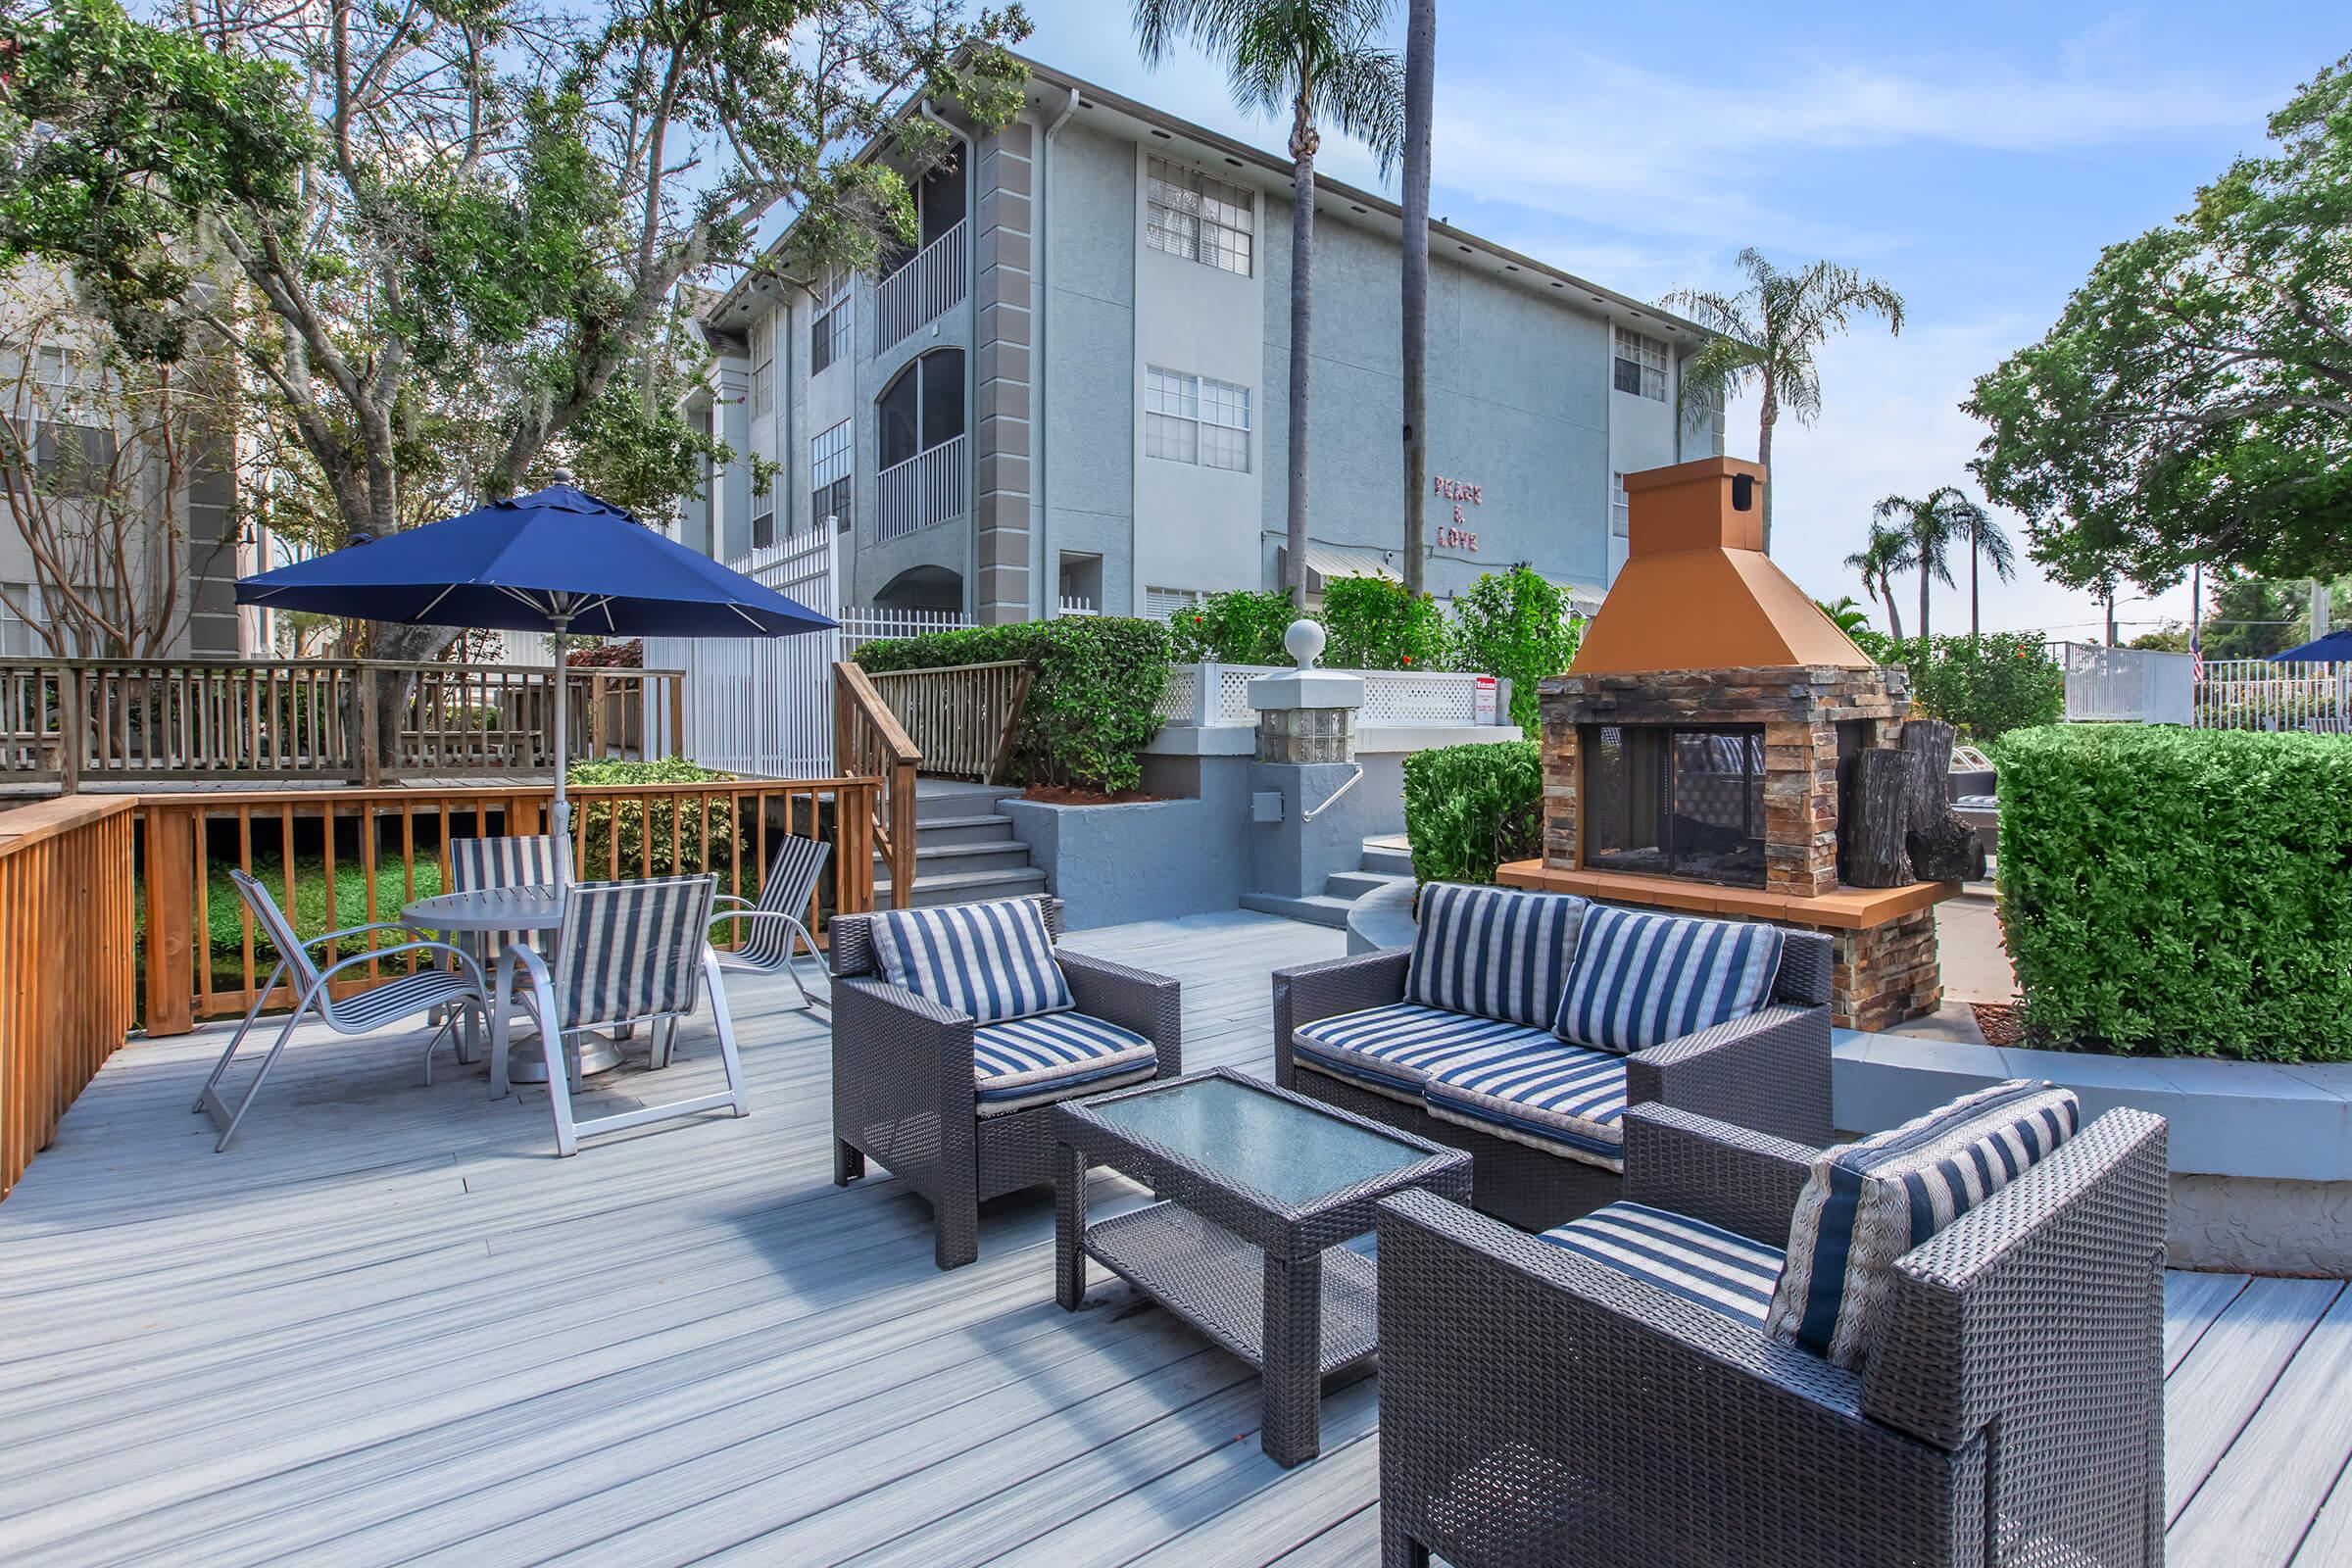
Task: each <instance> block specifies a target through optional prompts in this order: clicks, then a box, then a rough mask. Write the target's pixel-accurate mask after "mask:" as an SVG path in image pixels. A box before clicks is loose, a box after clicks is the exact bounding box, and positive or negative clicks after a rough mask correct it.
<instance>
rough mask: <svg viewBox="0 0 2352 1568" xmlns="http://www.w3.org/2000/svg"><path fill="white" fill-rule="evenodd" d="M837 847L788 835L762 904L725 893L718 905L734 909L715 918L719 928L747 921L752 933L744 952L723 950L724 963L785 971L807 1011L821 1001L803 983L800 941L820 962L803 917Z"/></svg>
mask: <svg viewBox="0 0 2352 1568" xmlns="http://www.w3.org/2000/svg"><path fill="white" fill-rule="evenodd" d="M832 853H833V846H832V845H830V844H827V843H825V842H824V841H823V840H822V839H805V838H802V837H800V836H799V835H797V834H791V833H787V834H786V835H785V836H784V844H783V847H782V848H781V849H779V850H777V851H776V859H775V863H774V864H773V865H770V866H769V867H768V868H767V879H766V880H765V881H763V882H761V883H760V902H759V903H757V904H754V903H753V902H752V901H751V900H749V899H742V898H737V897H736V896H735V895H734V894H732V893H722V894H720V895H719V896H718V899H717V902H718V903H719V904H721V905H726V906H732V907H726V908H721V909H718V910H716V911H714V912H713V913H712V914H711V924H712V925H713V926H716V925H718V924H719V923H720V922H721V921H727V922H734V921H742V922H744V924H745V927H746V930H745V933H744V941H743V946H742V947H740V948H737V949H735V950H734V951H733V952H731V953H730V952H727V951H725V950H721V951H720V952H719V959H720V961H721V962H722V963H724V962H728V961H730V960H731V961H732V962H733V963H735V964H739V965H741V966H742V967H744V968H746V969H757V970H759V971H760V973H762V974H774V973H775V972H776V971H777V970H779V969H781V970H783V971H784V973H785V974H787V975H789V976H790V977H791V978H792V984H793V989H795V990H796V991H798V992H800V994H801V1005H802V1006H804V1007H814V1006H816V1005H817V999H816V998H815V997H814V996H812V995H811V994H810V993H809V987H808V984H807V983H806V982H805V981H803V980H802V979H801V971H800V965H799V963H798V961H797V960H798V958H799V956H800V954H799V951H798V950H797V949H796V948H795V947H794V945H793V944H794V941H795V939H798V941H799V942H801V943H802V944H805V945H806V946H807V947H808V949H809V956H810V957H814V956H816V951H817V948H816V938H814V937H812V936H810V935H809V928H808V927H807V926H805V925H803V924H801V911H802V910H804V909H806V908H808V907H809V900H810V899H812V898H814V897H815V895H816V883H817V878H819V877H821V876H822V875H824V871H825V861H826V859H827V858H829V857H830V856H831V855H832Z"/></svg>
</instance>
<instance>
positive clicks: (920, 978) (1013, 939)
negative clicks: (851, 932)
mask: <svg viewBox="0 0 2352 1568" xmlns="http://www.w3.org/2000/svg"><path fill="white" fill-rule="evenodd" d="M870 929H871V932H872V938H873V944H874V958H875V961H876V962H878V963H879V964H880V965H881V966H882V977H883V978H884V979H885V980H888V981H890V982H891V983H892V984H893V985H901V986H905V987H906V988H907V990H909V991H911V992H913V993H914V994H915V995H916V996H918V997H927V998H929V999H930V1000H931V1001H933V1002H936V1003H938V1004H939V1005H941V1006H943V1007H946V1008H948V1009H949V1010H950V1011H952V1012H960V1013H962V1014H963V1015H964V1016H965V1017H967V1018H969V1019H971V1020H972V1021H973V1022H974V1023H1002V1022H1004V1021H1005V1019H1007V1018H1030V1017H1035V1016H1036V1015H1037V1014H1039V1013H1044V1012H1060V1011H1063V1010H1064V1009H1066V1008H1069V1007H1073V1006H1076V1005H1077V1003H1076V1001H1075V1000H1074V999H1073V998H1072V997H1071V996H1070V984H1069V982H1068V981H1067V980H1066V979H1064V978H1063V977H1062V973H1061V965H1060V964H1058V963H1056V962H1055V961H1054V936H1053V933H1052V932H1051V931H1049V930H1048V929H1047V928H1046V911H1045V907H1044V906H1043V905H1042V904H1040V903H1039V902H1038V901H1037V900H1036V899H998V900H993V901H991V902H989V903H986V904H954V905H949V906H947V907H944V908H938V909H892V910H889V911H888V912H886V913H882V914H877V915H875V916H874V917H873V925H872V926H871V928H870Z"/></svg>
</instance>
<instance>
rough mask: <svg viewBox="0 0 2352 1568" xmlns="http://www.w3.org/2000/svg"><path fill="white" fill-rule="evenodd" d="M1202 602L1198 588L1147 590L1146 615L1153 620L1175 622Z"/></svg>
mask: <svg viewBox="0 0 2352 1568" xmlns="http://www.w3.org/2000/svg"><path fill="white" fill-rule="evenodd" d="M1200 602H1201V590H1200V589H1198V588H1146V589H1145V590H1144V613H1145V614H1146V615H1147V616H1149V617H1150V618H1152V619H1153V620H1173V619H1175V618H1176V617H1177V616H1178V615H1179V614H1181V613H1184V612H1185V611H1187V610H1190V609H1192V608H1193V607H1194V606H1195V605H1197V604H1199V603H1200Z"/></svg>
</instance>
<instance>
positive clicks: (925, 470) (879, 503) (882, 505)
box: [874, 236, 969, 542]
mask: <svg viewBox="0 0 2352 1568" xmlns="http://www.w3.org/2000/svg"><path fill="white" fill-rule="evenodd" d="M951 237H952V236H951ZM942 243H945V242H944V241H943V242H942ZM968 440H969V438H968V437H965V436H960V435H959V436H954V437H951V438H950V439H948V440H946V441H942V442H941V443H940V444H939V445H937V446H935V447H933V448H931V449H930V450H929V451H927V452H918V453H916V454H915V455H914V456H913V457H911V458H908V459H907V461H906V462H904V463H896V464H893V465H891V466H889V467H887V468H884V469H883V470H882V478H881V486H880V488H879V490H877V491H876V505H875V507H874V537H875V538H876V539H878V540H883V541H885V542H887V541H889V540H892V539H904V538H905V537H907V535H908V534H910V533H914V532H916V531H917V530H919V529H923V528H928V527H930V526H931V525H932V524H934V523H941V522H954V521H955V520H956V519H957V518H958V517H961V516H962V515H963V514H964V508H965V504H966V503H965V483H964V457H963V455H964V449H965V447H966V445H967V444H968Z"/></svg>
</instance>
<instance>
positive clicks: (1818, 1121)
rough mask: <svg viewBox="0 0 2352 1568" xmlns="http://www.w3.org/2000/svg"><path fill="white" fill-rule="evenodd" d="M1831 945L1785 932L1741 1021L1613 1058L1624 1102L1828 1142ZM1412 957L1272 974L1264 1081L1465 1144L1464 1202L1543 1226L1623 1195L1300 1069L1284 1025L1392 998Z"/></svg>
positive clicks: (1416, 1108)
mask: <svg viewBox="0 0 2352 1568" xmlns="http://www.w3.org/2000/svg"><path fill="white" fill-rule="evenodd" d="M1830 955H1831V949H1830V939H1829V938H1828V937H1826V936H1822V935H1820V934H1818V933H1815V932H1810V931H1790V932H1789V933H1788V935H1787V938H1786V941H1785V945H1784V947H1783V949H1782V956H1781V967H1780V972H1779V975H1778V977H1777V978H1776V979H1775V981H1774V983H1773V992H1772V1000H1771V1002H1770V1004H1769V1005H1766V1006H1764V1007H1763V1008H1761V1009H1760V1010H1758V1011H1756V1012H1754V1013H1751V1014H1749V1015H1748V1016H1747V1017H1744V1018H1740V1019H1736V1020H1734V1021H1733V1022H1731V1023H1727V1024H1723V1025H1721V1026H1719V1027H1717V1028H1713V1029H1709V1030H1706V1031H1704V1032H1702V1033H1699V1034H1694V1035H1688V1036H1685V1037H1684V1038H1683V1039H1680V1040H1673V1041H1669V1042H1667V1043H1666V1044H1664V1045H1661V1046H1655V1047H1652V1048H1651V1049H1650V1050H1647V1051H1642V1052H1636V1053H1635V1054H1632V1055H1630V1056H1628V1057H1626V1058H1625V1079H1626V1082H1625V1090H1626V1097H1625V1098H1626V1103H1627V1105H1628V1106H1633V1105H1641V1104H1650V1103H1657V1104H1666V1105H1679V1106H1682V1107H1683V1108H1684V1109H1686V1110H1693V1111H1697V1112H1699V1113H1700V1114H1702V1115H1707V1116H1713V1117H1716V1118H1718V1119H1720V1120H1723V1121H1728V1122H1731V1123H1733V1124H1735V1125H1737V1126H1741V1127H1752V1128H1756V1129H1758V1130H1760V1131H1763V1132H1769V1133H1773V1134H1776V1135H1777V1136H1779V1137H1783V1138H1788V1139H1790V1140H1793V1141H1795V1142H1797V1143H1801V1144H1808V1145H1820V1144H1825V1143H1827V1142H1829V1139H1830V1132H1831V1128H1830V1008H1829V1001H1830ZM1410 958H1411V952H1410V950H1408V949H1404V948H1390V949H1384V950H1383V951H1381V952H1378V953H1367V954H1363V955H1360V956H1355V957H1348V958H1337V959H1333V960H1330V961H1328V962H1323V963H1310V964H1303V965H1300V966H1299V967H1298V968H1294V969H1278V970H1276V971H1275V972H1274V1081H1275V1083H1276V1084H1278V1085H1280V1086H1281V1087H1282V1088H1284V1089H1289V1090H1293V1091H1295V1092H1297V1093H1299V1094H1302V1095H1307V1096H1311V1097H1312V1098H1314V1099H1316V1100H1320V1101H1323V1102H1325V1103H1329V1104H1333V1105H1337V1106H1339V1107H1340V1108H1341V1109H1343V1110H1349V1111H1353V1112H1354V1113H1355V1114H1357V1115H1359V1116H1369V1117H1371V1118H1372V1119H1373V1120H1375V1121H1381V1122H1386V1123H1387V1124H1389V1125H1390V1126H1392V1127H1396V1128H1398V1129H1400V1130H1401V1131H1404V1132H1408V1133H1412V1134H1414V1135H1416V1136H1418V1137H1422V1138H1428V1139H1433V1140H1435V1141H1436V1142H1438V1143H1441V1144H1446V1145H1447V1146H1449V1147H1451V1148H1454V1149H1462V1150H1467V1151H1468V1152H1470V1155H1471V1158H1472V1160H1473V1161H1474V1164H1473V1174H1472V1177H1471V1188H1472V1194H1473V1197H1472V1201H1473V1202H1475V1203H1476V1204H1477V1206H1478V1207H1479V1208H1481V1209H1483V1210H1485V1211H1486V1212H1487V1213H1490V1214H1493V1215H1495V1216H1496V1217H1497V1218H1499V1219H1505V1220H1508V1221H1510V1222H1511V1223H1512V1224H1514V1225H1518V1226H1521V1227H1523V1228H1525V1229H1528V1230H1542V1229H1544V1227H1546V1226H1549V1225H1556V1224H1558V1223H1559V1222H1560V1221H1562V1220H1565V1219H1572V1218H1574V1217H1575V1216H1577V1215H1579V1214H1583V1213H1587V1212H1590V1211H1591V1210H1593V1209H1595V1208H1598V1207H1600V1206H1601V1205H1602V1204H1603V1203H1611V1202H1615V1201H1617V1200H1618V1199H1619V1198H1620V1197H1622V1196H1623V1194H1622V1192H1621V1190H1620V1189H1621V1188H1622V1186H1623V1179H1622V1178H1621V1177H1620V1176H1619V1175H1618V1174H1617V1172H1615V1171H1613V1170H1610V1169H1607V1168H1605V1167H1603V1166H1600V1165H1595V1164H1591V1163H1588V1162H1586V1161H1583V1160H1579V1159H1572V1158H1569V1157H1566V1156H1564V1155H1561V1154H1556V1153H1552V1152H1548V1151H1545V1150H1542V1149H1536V1148H1531V1147H1529V1146H1528V1145H1527V1144H1524V1143H1519V1142H1514V1141H1512V1140H1509V1139H1505V1138H1498V1137H1495V1136H1492V1135H1490V1134H1487V1133H1482V1132H1480V1131H1479V1130H1477V1129H1476V1128H1473V1127H1465V1126H1463V1125H1462V1124H1461V1123H1459V1122H1457V1121H1450V1120H1446V1119H1442V1118H1440V1117H1437V1116H1433V1115H1431V1114H1430V1113H1429V1111H1428V1110H1427V1109H1426V1108H1424V1106H1423V1105H1422V1104H1420V1103H1418V1102H1415V1101H1411V1100H1407V1099H1399V1098H1397V1097H1394V1096H1391V1095H1384V1094H1380V1093H1377V1092H1375V1091H1373V1090H1370V1089H1367V1088H1364V1087H1361V1086H1359V1085H1357V1084H1354V1083H1350V1082H1348V1081H1346V1080H1344V1079H1341V1078H1337V1077H1333V1076H1331V1075H1330V1074H1327V1073H1323V1072H1318V1071H1315V1070H1314V1069H1313V1068H1311V1067H1310V1068H1305V1069H1303V1070H1302V1069H1301V1068H1300V1067H1299V1062H1298V1058H1297V1055H1296V1054H1295V1053H1294V1050H1293V1042H1292V1037H1293V1035H1294V1033H1295V1032H1296V1031H1297V1030H1299V1029H1300V1028H1303V1027H1305V1026H1306V1025H1308V1024H1310V1023H1313V1022H1314V1021H1315V1020H1317V1019H1320V1018H1330V1017H1335V1016H1337V1015H1339V1014H1341V1013H1347V1012H1356V1011H1359V1010H1361V1009H1363V1008H1367V1007H1381V1006H1387V1005H1392V1004H1395V1003H1397V1002H1401V1001H1402V1000H1403V999H1404V994H1405V971H1406V968H1407V966H1408V962H1409V960H1410Z"/></svg>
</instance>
